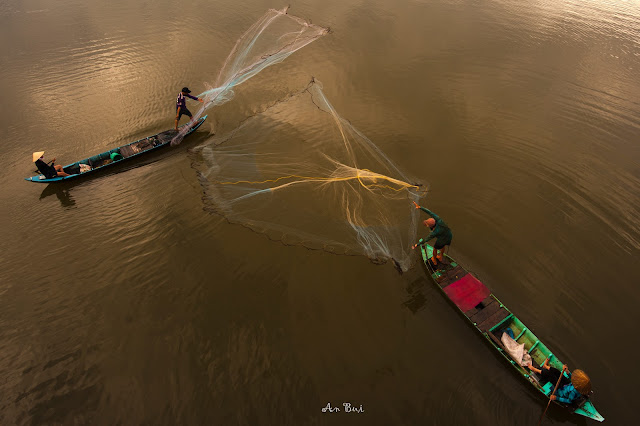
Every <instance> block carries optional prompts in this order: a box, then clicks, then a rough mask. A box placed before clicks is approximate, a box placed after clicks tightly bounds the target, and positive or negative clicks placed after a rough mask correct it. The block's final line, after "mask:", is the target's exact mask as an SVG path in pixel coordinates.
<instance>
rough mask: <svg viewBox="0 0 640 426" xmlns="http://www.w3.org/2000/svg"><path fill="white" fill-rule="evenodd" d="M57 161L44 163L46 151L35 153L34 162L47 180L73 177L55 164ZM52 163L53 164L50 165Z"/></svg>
mask: <svg viewBox="0 0 640 426" xmlns="http://www.w3.org/2000/svg"><path fill="white" fill-rule="evenodd" d="M55 161H56V159H55V158H54V159H53V160H51V161H49V162H48V163H45V162H44V151H40V152H34V153H33V162H34V163H36V167H37V168H38V171H39V172H40V173H42V174H43V175H44V177H46V178H47V179H52V178H55V177H58V176H71V175H70V174H68V173H67V172H65V171H64V169H63V168H62V166H61V165H59V164H55ZM49 163H51V164H49Z"/></svg>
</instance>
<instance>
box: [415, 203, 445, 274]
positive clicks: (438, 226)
mask: <svg viewBox="0 0 640 426" xmlns="http://www.w3.org/2000/svg"><path fill="white" fill-rule="evenodd" d="M413 204H414V205H415V206H416V209H420V210H422V211H423V212H425V213H426V214H428V215H429V216H431V217H430V218H429V219H427V220H425V221H424V222H422V223H424V226H428V227H429V229H431V233H430V234H429V236H428V237H427V238H425V239H422V238H421V239H420V241H418V244H414V245H413V246H412V247H411V248H412V249H415V248H416V247H418V246H423V245H425V244H426V243H427V242H428V241H429V240H432V239H434V238H436V242H435V244H434V245H433V257H431V262H432V263H433V264H434V265H437V264H438V260H440V261H442V260H443V256H444V252H445V249H446V247H447V246H449V245H450V244H451V240H452V239H453V233H451V229H449V226H448V225H447V224H446V223H444V220H442V219H440V216H438V215H437V214H435V213H434V212H432V211H431V210H429V209H427V208H426V207H420V206H419V205H418V203H416V202H415V201H414V202H413Z"/></svg>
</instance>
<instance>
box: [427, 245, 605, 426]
mask: <svg viewBox="0 0 640 426" xmlns="http://www.w3.org/2000/svg"><path fill="white" fill-rule="evenodd" d="M421 251H422V260H423V262H424V264H425V266H426V267H427V269H428V271H429V273H430V274H431V278H432V279H433V281H434V282H435V283H436V285H438V287H439V288H440V290H441V291H442V292H443V294H444V295H445V296H447V298H448V299H449V300H451V301H452V303H453V304H454V305H455V306H456V307H457V308H458V310H459V311H460V312H461V313H462V315H464V316H465V317H466V318H467V320H469V322H470V323H471V324H472V325H473V327H474V328H475V329H476V330H477V331H478V332H479V333H480V334H482V335H483V336H484V337H485V338H486V339H487V341H488V342H489V344H490V345H491V346H492V347H493V348H494V349H496V350H497V351H498V352H499V353H500V354H501V355H502V356H503V357H504V358H505V359H506V360H507V362H509V363H510V364H511V366H512V367H513V368H514V369H515V370H516V371H517V373H518V374H519V375H520V376H521V377H522V378H523V379H525V380H526V381H528V382H529V384H531V385H532V386H533V387H534V388H536V389H537V390H538V391H539V392H540V393H542V394H543V395H544V396H545V397H546V398H547V399H548V398H549V397H550V396H551V393H552V392H553V387H554V386H555V384H552V383H546V384H544V385H543V384H541V383H540V382H539V379H538V377H536V375H535V374H534V373H531V372H530V371H529V370H528V369H525V368H524V367H522V366H520V365H519V364H518V363H517V362H516V361H514V360H513V359H512V358H511V356H510V355H509V354H508V353H507V351H506V350H505V348H504V346H503V344H502V342H501V341H500V337H501V336H502V333H503V331H504V330H506V329H507V328H510V329H511V330H512V331H513V333H514V337H515V339H516V341H517V342H518V343H524V347H525V349H526V350H527V351H528V353H529V354H530V355H531V358H532V359H533V361H534V362H535V363H536V364H538V365H539V364H542V363H543V362H544V360H545V359H547V358H550V364H551V365H552V366H553V367H555V368H557V369H558V370H562V366H563V363H562V362H561V361H560V360H559V359H558V358H557V357H556V356H555V355H554V354H553V353H552V352H551V351H550V350H549V349H548V348H547V346H546V345H545V344H544V343H542V342H541V341H540V340H539V339H538V338H537V337H536V336H535V335H534V334H533V332H532V331H531V330H529V329H528V328H527V327H526V326H525V325H524V324H523V323H522V322H521V321H520V320H519V319H518V318H517V317H516V316H515V315H513V313H512V312H511V311H510V310H509V309H508V308H507V307H506V306H504V305H503V304H502V303H501V302H500V300H498V298H497V297H495V295H494V294H493V293H490V294H489V295H488V296H486V297H485V294H483V295H482V296H481V297H482V298H483V300H482V301H481V302H480V303H478V304H477V305H475V306H473V307H469V306H464V301H461V300H459V299H454V297H456V296H453V294H454V292H453V291H452V290H451V289H452V288H453V287H449V286H450V285H452V284H457V283H458V284H459V283H461V282H462V281H463V280H465V281H473V282H476V283H478V284H479V286H482V287H479V288H485V289H486V287H485V286H484V285H483V284H482V283H480V282H479V281H477V279H476V278H475V277H473V278H470V277H466V278H465V276H466V275H468V274H469V272H468V271H467V270H465V269H464V268H462V266H460V265H458V264H457V262H456V261H455V260H454V259H452V258H451V257H449V256H447V255H445V256H446V264H445V266H444V267H442V266H441V267H440V268H437V269H436V268H434V266H433V265H432V263H431V262H430V261H429V259H430V258H431V256H432V255H433V248H432V247H431V246H429V245H425V246H423V247H421ZM487 292H489V290H488V289H487ZM457 297H458V298H459V296H457ZM461 306H464V308H462V309H461ZM554 403H556V404H557V405H559V406H561V407H564V408H566V409H568V410H570V411H572V412H574V413H576V414H580V415H582V416H585V417H588V418H590V419H593V420H596V421H599V422H601V421H604V417H602V416H601V415H600V413H598V411H597V410H596V408H595V407H594V406H593V403H592V402H591V401H590V400H589V399H587V400H586V401H583V402H582V404H580V405H579V406H578V407H577V408H576V407H575V406H569V405H566V404H562V403H558V402H556V401H554Z"/></svg>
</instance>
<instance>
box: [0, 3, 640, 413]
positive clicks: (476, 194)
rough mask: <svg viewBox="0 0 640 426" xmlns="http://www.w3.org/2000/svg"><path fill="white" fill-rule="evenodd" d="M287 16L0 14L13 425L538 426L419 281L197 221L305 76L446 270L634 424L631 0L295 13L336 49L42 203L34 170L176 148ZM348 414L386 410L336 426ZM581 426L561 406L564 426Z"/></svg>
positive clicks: (508, 378) (108, 7)
mask: <svg viewBox="0 0 640 426" xmlns="http://www.w3.org/2000/svg"><path fill="white" fill-rule="evenodd" d="M282 6H283V5H280V4H276V5H273V4H269V5H266V4H263V3H262V2H249V3H246V2H245V3H238V2H230V1H224V2H215V3H214V2H207V1H202V2H194V3H184V2H183V3H167V2H161V3H153V4H152V3H149V2H137V1H133V2H132V1H127V2H125V1H120V0H117V1H112V2H91V1H89V2H81V1H69V0H65V1H61V2H55V3H53V2H50V1H44V0H41V1H31V2H26V3H25V2H17V1H8V2H4V3H2V4H0V21H1V22H2V25H0V40H1V41H0V43H1V45H2V51H1V53H0V89H1V92H2V94H3V100H2V103H1V104H0V105H1V112H2V113H1V114H0V121H1V122H2V126H0V129H2V144H0V156H1V158H2V159H3V167H2V171H0V174H1V176H2V181H3V185H2V186H0V203H1V205H2V207H1V210H0V212H1V215H2V216H1V219H2V221H3V224H4V225H3V232H2V239H1V240H0V241H1V242H0V253H1V255H0V304H1V307H2V309H0V338H1V342H2V349H0V369H1V370H0V371H1V372H2V375H1V376H2V377H3V380H2V382H1V383H0V423H2V424H60V423H62V424H88V423H92V424H109V425H110V424H118V423H120V424H246V425H259V424H265V425H271V424H291V425H300V424H363V425H364V424H366V425H370V424H385V425H386V424H442V425H448V424H465V425H466V424H468V425H486V424H500V425H531V424H534V423H535V422H537V420H538V418H539V416H540V414H541V413H542V410H543V409H544V405H545V404H546V401H544V400H543V399H541V398H540V397H539V396H538V395H537V394H535V392H534V391H533V390H532V389H530V388H529V386H528V385H526V383H524V382H522V381H521V380H520V379H519V378H518V377H517V376H516V375H514V374H512V373H511V371H510V369H509V368H508V366H507V365H506V364H505V362H504V360H502V359H501V358H499V357H498V356H496V355H495V354H494V353H492V351H491V349H490V347H489V346H488V345H487V344H486V343H485V342H484V341H483V339H482V337H480V336H478V335H476V334H475V333H474V331H473V329H472V328H470V327H469V326H468V325H467V324H465V322H464V321H463V319H462V317H461V316H460V315H458V314H457V313H456V312H455V311H454V309H452V307H451V306H450V305H449V304H448V303H447V302H446V300H445V299H444V298H443V297H442V295H441V294H440V293H439V292H438V290H437V288H435V286H434V285H433V284H432V283H431V282H430V281H429V280H427V279H426V276H425V273H424V271H423V269H422V268H421V267H420V265H419V264H418V263H417V258H416V266H415V267H414V268H412V269H411V270H409V271H408V272H407V273H405V274H404V275H399V274H398V273H397V272H396V270H395V269H394V268H393V266H392V265H390V264H386V265H375V264H372V263H371V262H369V261H368V260H367V259H366V258H364V257H361V256H337V255H333V254H329V253H325V252H323V251H318V250H316V251H314V250H307V249H305V248H303V247H300V246H286V245H283V244H281V243H279V242H274V241H271V240H269V239H268V238H267V237H265V236H264V235H260V234H257V233H254V232H252V231H251V230H249V229H247V228H244V227H242V226H238V225H231V224H229V223H227V222H226V221H224V220H223V219H222V218H220V217H218V216H216V215H212V214H210V213H209V212H207V211H204V210H203V206H204V205H203V202H202V200H201V197H202V189H201V187H200V185H199V183H198V181H197V175H196V173H195V171H194V170H193V169H192V167H191V160H190V157H189V154H188V152H187V151H188V150H189V149H191V148H193V147H195V146H198V145H199V144H202V143H205V142H207V141H208V140H209V138H210V137H211V136H210V133H212V132H215V133H216V134H218V135H222V134H225V133H226V132H230V131H232V130H233V129H234V128H236V127H237V125H238V123H239V122H240V121H241V120H242V119H244V118H246V117H247V116H250V115H252V114H255V113H256V112H258V111H261V110H263V109H265V108H266V107H268V106H269V105H271V104H272V103H273V102H274V101H276V100H277V99H279V98H281V97H283V96H286V95H287V94H288V93H291V92H294V91H298V90H300V89H301V88H303V87H304V86H305V85H306V84H307V83H308V81H309V79H310V77H311V76H315V77H317V78H318V79H320V80H321V81H322V82H323V84H324V92H325V94H326V96H327V98H328V99H331V102H332V104H333V106H334V107H335V108H336V110H337V111H340V114H341V115H342V116H343V117H344V118H345V119H347V120H349V121H350V122H351V123H352V124H353V125H354V127H356V128H357V129H359V130H360V131H362V132H363V133H364V134H365V135H366V136H367V137H368V138H369V139H371V140H372V141H373V142H374V143H376V144H377V145H378V146H379V147H380V148H381V149H382V150H383V151H384V153H385V154H386V155H387V156H388V157H389V158H390V159H392V160H393V161H394V163H396V164H398V165H399V166H400V167H402V169H403V170H406V171H407V172H408V173H409V174H410V175H412V176H417V177H419V178H420V179H422V180H423V181H424V182H426V183H428V184H429V186H430V192H429V194H428V195H427V197H426V200H425V203H426V204H427V205H428V207H429V208H431V209H432V210H434V211H435V212H437V213H438V214H440V215H441V216H442V217H443V218H444V219H445V220H446V221H447V223H448V224H449V225H450V226H451V227H452V229H453V232H454V242H453V246H452V250H451V254H452V255H453V256H454V257H456V258H458V260H459V261H460V262H461V263H463V264H464V265H465V266H467V267H468V268H469V269H471V270H472V271H474V272H475V273H476V274H477V275H478V276H479V277H480V278H481V279H482V280H483V281H484V282H485V283H486V284H487V285H488V286H489V287H490V288H491V289H492V290H494V292H495V293H496V295H498V297H499V298H500V299H501V301H502V302H504V303H505V304H506V305H507V306H508V307H509V308H510V309H511V310H512V311H513V312H514V313H516V315H518V316H519V317H520V318H521V319H522V320H523V321H524V322H525V323H526V324H527V325H528V326H529V327H530V328H531V329H533V330H534V331H535V332H536V334H537V335H538V336H540V337H542V339H544V341H545V343H546V344H547V346H548V347H549V348H551V349H552V350H553V351H554V353H556V354H557V355H558V356H560V357H561V359H563V360H566V362H568V364H569V366H570V367H571V368H582V369H584V370H586V371H587V372H588V373H589V375H590V376H591V378H592V381H593V384H594V389H595V396H594V402H595V405H596V407H597V408H598V410H599V411H600V412H601V413H602V414H603V415H604V416H605V418H606V419H607V420H606V421H607V423H608V424H615V425H620V424H622V425H625V424H633V423H635V416H634V409H633V402H632V398H633V395H634V392H635V387H634V383H633V380H628V379H627V377H628V376H629V372H630V371H633V367H632V366H628V364H629V355H628V352H626V351H622V350H620V345H621V344H623V345H624V347H628V348H629V349H630V350H631V353H633V350H635V349H636V347H637V344H636V343H635V341H634V339H633V337H631V336H633V333H632V330H633V325H634V324H635V322H636V321H635V320H636V319H637V318H638V315H637V314H636V312H637V307H636V305H637V304H638V303H640V296H639V294H638V290H637V283H638V282H639V281H640V273H639V272H638V266H637V264H638V254H639V253H638V251H639V250H638V249H639V248H640V221H639V219H638V218H639V217H640V214H639V213H640V203H639V202H638V199H639V198H638V197H639V195H640V181H639V179H640V148H639V146H640V145H638V143H637V140H636V139H637V136H638V131H639V125H640V122H639V118H638V117H640V104H639V103H638V101H637V99H640V84H639V83H638V82H637V81H638V79H637V74H638V70H640V12H638V10H639V6H640V4H639V2H637V1H577V0H576V1H537V2H535V1H534V2H516V1H511V0H505V1H494V2H474V1H455V0H449V1H447V0H442V1H438V2H424V1H412V2H404V3H398V2H391V1H374V2H364V3H357V2H344V1H341V2H337V1H329V2H322V3H320V2H301V3H297V4H293V5H292V9H291V12H292V13H295V14H296V15H297V16H302V17H305V18H307V19H310V20H312V22H313V23H316V24H318V25H321V26H325V27H330V28H331V30H332V33H331V34H329V35H327V36H325V37H322V38H321V39H319V40H317V41H316V42H314V43H312V44H310V45H309V46H306V47H305V48H304V49H301V50H300V51H298V52H296V53H295V54H293V55H292V56H290V57H289V58H287V59H286V60H285V61H284V62H282V63H280V64H276V65H274V66H272V67H270V68H268V69H265V70H264V71H263V72H261V73H260V74H258V75H256V76H254V77H253V78H252V79H251V80H249V81H247V82H246V83H245V84H243V85H242V86H241V87H239V88H238V90H237V91H236V96H235V98H234V99H233V100H232V101H231V102H228V103H227V104H225V105H222V106H221V107H220V108H218V109H213V110H211V111H209V119H208V120H207V123H206V124H205V126H203V128H202V129H201V130H199V131H198V132H197V133H195V134H193V135H191V136H189V138H187V139H185V141H184V142H183V143H182V144H181V145H180V146H178V147H175V148H171V149H168V150H166V151H164V152H161V153H158V154H152V155H150V156H149V157H148V158H147V159H144V160H143V161H142V162H136V163H135V164H132V165H131V166H129V167H125V168H121V169H118V170H117V171H118V173H108V174H104V175H102V176H100V177H98V178H96V179H92V180H87V181H82V182H79V183H77V184H74V185H64V186H61V187H60V188H58V187H53V186H52V187H48V186H45V185H41V184H33V183H29V182H25V181H24V180H23V178H24V177H27V176H30V175H32V174H33V170H34V166H33V164H32V163H31V162H30V159H31V153H32V152H33V151H39V150H44V151H46V154H45V156H46V157H47V158H53V157H57V159H58V162H59V163H62V164H65V163H67V162H72V161H75V160H77V159H80V158H85V157H87V156H88V155H92V154H96V153H99V152H102V151H105V150H107V149H109V148H111V147H114V146H119V145H122V144H124V143H127V142H130V141H133V140H136V139H138V138H141V137H144V136H147V135H150V134H154V133H157V132H159V131H162V130H164V129H167V128H169V127H170V126H172V125H173V118H174V112H175V110H174V101H175V95H176V94H177V91H178V90H179V89H180V88H181V87H183V86H185V85H188V86H189V87H190V88H191V89H192V90H194V91H195V92H196V93H199V92H200V91H203V90H206V88H207V87H208V86H207V85H209V86H211V85H213V84H214V83H215V79H216V77H217V75H218V72H219V70H220V68H221V67H222V65H223V62H224V59H225V58H226V57H227V55H228V54H229V52H230V50H231V49H232V47H233V46H234V44H235V42H236V40H237V39H238V38H239V37H240V36H241V35H242V33H243V32H244V31H245V30H246V29H247V28H249V27H250V26H251V25H252V24H253V23H254V22H255V21H256V20H257V19H258V18H259V17H260V16H262V15H263V14H264V13H265V11H266V9H267V8H268V7H278V8H279V7H282ZM191 105H192V104H190V106H191ZM192 111H194V108H192ZM409 207H410V206H409ZM419 232H424V231H423V230H420V231H419ZM627 342H630V343H627ZM625 366H626V367H625ZM343 402H350V403H352V404H353V405H356V406H360V405H362V406H363V408H364V410H365V412H364V413H361V414H354V413H349V414H347V413H344V412H340V413H331V414H329V413H322V411H321V409H322V407H325V406H326V405H327V403H331V404H332V405H339V406H341V404H342V403H343ZM580 422H581V420H580V419H579V418H577V417H576V416H573V415H569V414H565V413H563V412H562V411H561V410H559V409H556V408H554V407H552V408H550V410H549V412H548V413H547V420H546V421H545V424H580Z"/></svg>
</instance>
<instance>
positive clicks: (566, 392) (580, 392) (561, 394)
mask: <svg viewBox="0 0 640 426" xmlns="http://www.w3.org/2000/svg"><path fill="white" fill-rule="evenodd" d="M564 369H565V371H566V369H567V366H566V365H565V366H564ZM570 375H571V383H569V384H568V385H565V386H562V387H560V388H558V390H557V391H556V394H555V395H551V397H550V399H551V400H552V401H558V402H562V403H563V404H577V403H579V402H580V401H581V400H583V399H585V398H586V397H588V396H589V394H590V393H591V380H590V379H589V376H587V374H586V373H585V372H584V371H582V370H578V369H576V370H574V371H573V373H570Z"/></svg>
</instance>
